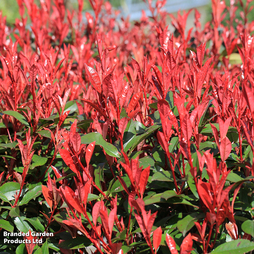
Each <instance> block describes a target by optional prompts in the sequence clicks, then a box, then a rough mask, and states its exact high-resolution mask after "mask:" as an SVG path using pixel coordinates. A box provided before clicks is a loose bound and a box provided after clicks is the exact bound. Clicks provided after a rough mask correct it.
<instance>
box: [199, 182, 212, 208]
mask: <svg viewBox="0 0 254 254" xmlns="http://www.w3.org/2000/svg"><path fill="white" fill-rule="evenodd" d="M197 190H198V195H199V196H200V198H201V199H202V201H203V203H204V204H205V206H206V207H207V208H208V209H209V210H210V211H213V207H212V200H211V199H212V197H211V194H210V195H209V193H211V188H210V184H209V183H204V182H202V181H201V180H200V179H199V180H198V186H197Z"/></svg>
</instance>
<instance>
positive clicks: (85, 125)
mask: <svg viewBox="0 0 254 254" xmlns="http://www.w3.org/2000/svg"><path fill="white" fill-rule="evenodd" d="M92 122H93V120H92V119H85V120H82V121H80V122H78V124H77V127H79V128H80V129H82V130H85V131H86V130H87V129H88V127H89V126H90V124H91V123H92Z"/></svg>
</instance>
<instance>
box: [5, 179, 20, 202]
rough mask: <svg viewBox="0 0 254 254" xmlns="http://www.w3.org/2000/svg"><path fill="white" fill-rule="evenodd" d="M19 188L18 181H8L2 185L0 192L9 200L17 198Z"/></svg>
mask: <svg viewBox="0 0 254 254" xmlns="http://www.w3.org/2000/svg"><path fill="white" fill-rule="evenodd" d="M19 190H20V185H19V183H17V182H8V183H5V184H3V185H2V186H1V187H0V193H1V194H2V195H4V196H5V197H6V198H7V200H9V201H10V200H13V199H15V197H14V195H16V194H18V193H19ZM0 197H1V196H0Z"/></svg>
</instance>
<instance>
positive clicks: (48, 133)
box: [37, 130, 51, 139]
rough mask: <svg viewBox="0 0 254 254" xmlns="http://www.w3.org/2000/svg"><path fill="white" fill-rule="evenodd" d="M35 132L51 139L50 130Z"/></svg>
mask: <svg viewBox="0 0 254 254" xmlns="http://www.w3.org/2000/svg"><path fill="white" fill-rule="evenodd" d="M37 133H38V134H40V135H41V136H43V137H45V138H50V139H51V134H50V131H48V130H42V131H38V132H37Z"/></svg>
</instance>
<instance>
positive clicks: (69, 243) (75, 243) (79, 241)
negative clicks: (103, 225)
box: [58, 236, 91, 250]
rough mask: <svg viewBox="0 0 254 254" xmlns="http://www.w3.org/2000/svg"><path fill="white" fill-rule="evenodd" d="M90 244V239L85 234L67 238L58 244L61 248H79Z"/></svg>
mask: <svg viewBox="0 0 254 254" xmlns="http://www.w3.org/2000/svg"><path fill="white" fill-rule="evenodd" d="M90 244H91V242H90V240H89V239H87V238H86V237H85V236H81V237H76V238H74V239H69V240H65V241H63V242H61V243H60V244H59V245H58V246H59V247H60V248H63V249H71V250H75V249H80V248H85V247H87V246H89V245H90Z"/></svg>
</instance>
